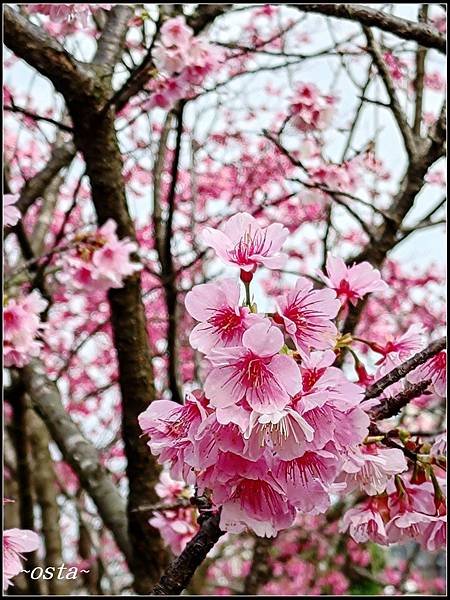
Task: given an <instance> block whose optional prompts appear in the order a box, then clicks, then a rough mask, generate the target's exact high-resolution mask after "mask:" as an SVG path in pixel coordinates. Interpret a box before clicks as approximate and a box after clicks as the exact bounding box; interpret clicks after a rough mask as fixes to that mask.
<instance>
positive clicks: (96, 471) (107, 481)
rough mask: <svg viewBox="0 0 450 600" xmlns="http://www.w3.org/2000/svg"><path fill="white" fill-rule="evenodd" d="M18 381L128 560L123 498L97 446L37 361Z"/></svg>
mask: <svg viewBox="0 0 450 600" xmlns="http://www.w3.org/2000/svg"><path fill="white" fill-rule="evenodd" d="M21 381H22V382H23V385H24V388H25V390H26V392H27V393H28V395H29V396H30V398H31V401H32V404H33V407H34V409H35V410H36V411H37V413H38V414H39V415H40V417H41V418H42V420H43V421H44V423H45V424H46V426H47V429H48V430H49V432H50V434H51V436H52V438H53V440H54V441H55V443H56V445H57V446H58V448H59V450H60V452H61V454H62V455H63V457H64V459H65V460H66V461H67V463H68V464H69V465H70V466H71V467H72V468H73V470H74V471H75V473H76V474H77V475H78V477H79V479H80V482H81V485H82V486H83V488H84V489H85V490H86V491H87V493H88V494H89V495H90V496H91V498H92V500H93V501H94V503H95V505H96V506H97V510H98V513H99V515H100V517H101V518H102V520H103V521H104V523H105V525H106V526H107V527H108V528H109V529H110V531H111V533H112V534H113V536H114V539H115V541H116V544H117V545H118V547H119V548H120V550H121V551H122V552H123V554H124V556H125V557H126V559H127V561H128V562H130V561H131V544H130V542H129V538H128V533H127V521H126V512H125V502H124V500H123V498H122V497H121V495H120V493H119V491H118V490H117V488H116V486H115V485H114V483H113V481H112V478H111V475H110V473H109V472H108V471H107V469H106V468H105V467H103V466H102V464H101V463H100V460H99V456H98V452H97V450H96V449H95V447H94V446H93V445H92V444H91V443H90V442H88V441H87V440H86V439H85V438H84V437H83V435H82V433H81V431H80V429H79V428H78V426H77V425H76V424H75V423H74V422H73V421H72V419H71V417H70V415H69V414H68V413H67V412H66V410H65V409H64V406H63V405H62V402H61V398H60V396H59V391H58V388H57V387H56V384H55V383H53V382H52V381H50V380H49V379H48V377H47V376H46V375H45V372H44V368H43V367H42V366H41V365H40V364H39V363H37V361H33V362H32V363H31V364H30V365H27V366H26V367H24V368H23V369H22V370H21Z"/></svg>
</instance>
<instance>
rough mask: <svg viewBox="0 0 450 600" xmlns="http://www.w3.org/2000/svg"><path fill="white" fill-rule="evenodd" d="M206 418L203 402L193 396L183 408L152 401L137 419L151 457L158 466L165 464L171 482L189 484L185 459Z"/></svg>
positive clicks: (168, 403) (162, 401)
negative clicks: (157, 460)
mask: <svg viewBox="0 0 450 600" xmlns="http://www.w3.org/2000/svg"><path fill="white" fill-rule="evenodd" d="M206 416H207V412H206V409H205V407H204V404H203V400H198V399H197V398H196V397H195V396H194V395H193V394H190V395H189V396H188V397H187V399H186V402H185V404H183V405H180V404H177V403H176V402H172V401H171V400H155V401H154V402H152V403H151V404H150V406H149V407H148V408H147V409H146V410H145V411H144V412H143V413H141V414H140V415H139V417H138V421H139V426H140V428H141V429H142V431H143V432H144V433H145V434H147V435H148V436H149V441H148V446H149V447H150V450H151V452H152V454H154V455H156V456H159V460H160V461H161V462H168V463H169V465H170V474H171V476H172V477H173V478H174V479H181V480H184V481H188V480H189V475H190V467H189V466H188V465H187V464H186V461H185V458H186V456H187V455H188V454H191V453H192V444H193V441H194V436H195V434H196V432H197V429H198V427H199V425H200V423H201V422H202V420H203V419H205V418H206ZM191 478H192V476H191ZM189 482H190V481H188V483H189Z"/></svg>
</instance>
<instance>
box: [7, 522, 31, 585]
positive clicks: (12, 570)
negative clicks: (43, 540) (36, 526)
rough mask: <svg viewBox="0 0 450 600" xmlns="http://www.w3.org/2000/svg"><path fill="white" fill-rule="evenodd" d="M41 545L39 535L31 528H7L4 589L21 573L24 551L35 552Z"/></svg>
mask: <svg viewBox="0 0 450 600" xmlns="http://www.w3.org/2000/svg"><path fill="white" fill-rule="evenodd" d="M39 545H40V540H39V536H38V534H37V533H35V532H34V531H30V530H29V529H6V530H5V531H4V532H3V589H4V590H6V588H8V587H9V586H10V585H12V584H11V579H12V578H13V577H15V576H16V575H18V574H19V573H21V571H22V562H21V561H22V560H25V559H24V557H23V556H22V553H23V552H33V551H34V550H37V549H38V548H39Z"/></svg>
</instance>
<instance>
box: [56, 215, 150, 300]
mask: <svg viewBox="0 0 450 600" xmlns="http://www.w3.org/2000/svg"><path fill="white" fill-rule="evenodd" d="M116 229H117V224H116V223H115V221H113V220H112V219H108V221H106V223H105V224H104V225H102V227H100V228H99V229H98V230H97V231H96V232H95V233H93V234H91V233H89V234H81V235H78V236H77V238H76V244H75V247H74V249H72V250H71V251H70V252H68V253H67V254H66V255H65V256H64V258H63V262H64V266H65V270H64V277H65V278H66V279H67V281H71V282H72V283H73V285H75V287H78V288H82V289H83V290H85V291H87V290H89V291H95V290H97V291H100V290H107V289H109V288H120V287H122V286H123V280H124V279H125V278H126V277H129V276H130V275H132V274H133V273H135V272H136V271H139V270H140V269H142V265H141V264H139V263H137V262H134V261H132V260H131V255H132V254H133V253H134V252H136V251H137V249H138V246H137V244H136V242H132V241H130V240H129V239H128V238H123V239H121V240H119V238H118V237H117V234H116Z"/></svg>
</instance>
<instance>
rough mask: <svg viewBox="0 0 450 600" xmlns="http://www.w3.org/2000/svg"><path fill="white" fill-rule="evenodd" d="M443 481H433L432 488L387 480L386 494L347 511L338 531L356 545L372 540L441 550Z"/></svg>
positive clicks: (444, 522) (444, 535)
mask: <svg viewBox="0 0 450 600" xmlns="http://www.w3.org/2000/svg"><path fill="white" fill-rule="evenodd" d="M445 486H446V481H445V479H441V478H438V477H435V478H434V480H433V484H432V483H431V482H429V481H420V485H416V484H414V483H411V482H406V481H405V480H404V479H403V478H401V477H400V476H396V477H395V480H392V479H391V480H390V481H389V482H388V485H387V487H386V489H387V493H384V494H382V495H379V496H373V497H371V498H369V499H368V500H367V501H365V502H364V503H363V504H362V505H359V506H357V507H355V508H352V509H351V510H349V511H348V512H347V513H346V514H345V516H344V518H343V520H342V525H341V531H347V530H348V531H349V533H350V535H351V536H352V538H353V539H354V540H355V541H356V542H365V541H367V540H372V541H373V542H376V543H377V544H381V545H385V546H387V545H390V544H394V543H397V542H405V541H408V540H414V541H416V542H419V543H420V544H421V545H422V547H423V548H424V549H427V550H429V551H434V550H438V549H440V548H444V547H445V545H446V540H447V511H446V506H445V501H444V497H443V493H444V490H445Z"/></svg>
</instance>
